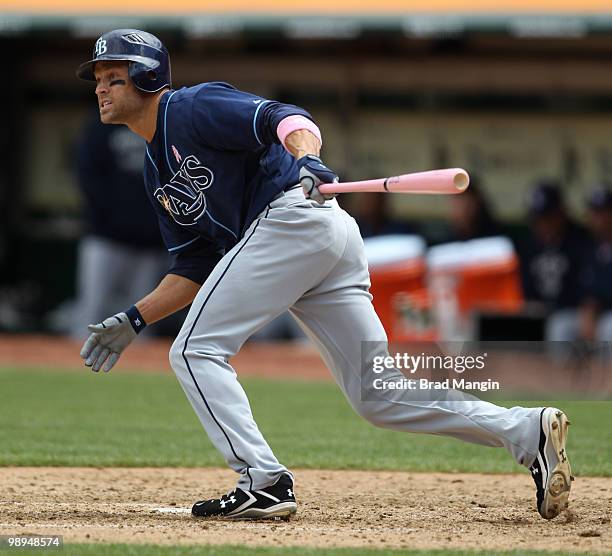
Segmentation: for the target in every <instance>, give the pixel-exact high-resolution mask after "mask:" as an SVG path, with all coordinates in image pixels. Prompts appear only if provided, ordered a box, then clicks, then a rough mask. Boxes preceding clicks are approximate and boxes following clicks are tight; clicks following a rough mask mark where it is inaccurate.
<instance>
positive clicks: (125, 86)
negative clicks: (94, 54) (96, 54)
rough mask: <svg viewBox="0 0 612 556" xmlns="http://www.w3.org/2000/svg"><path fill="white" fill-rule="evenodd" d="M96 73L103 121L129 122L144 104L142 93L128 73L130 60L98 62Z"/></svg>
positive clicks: (105, 122) (112, 122) (97, 93)
mask: <svg viewBox="0 0 612 556" xmlns="http://www.w3.org/2000/svg"><path fill="white" fill-rule="evenodd" d="M94 75H95V76H96V95H97V97H98V108H99V110H100V120H102V123H104V124H125V123H128V122H129V121H130V119H132V118H134V116H135V114H137V112H138V110H139V109H140V107H141V106H142V96H141V93H140V91H138V89H136V87H134V84H133V83H132V81H131V79H130V77H129V75H128V62H98V63H97V64H96V65H95V68H94Z"/></svg>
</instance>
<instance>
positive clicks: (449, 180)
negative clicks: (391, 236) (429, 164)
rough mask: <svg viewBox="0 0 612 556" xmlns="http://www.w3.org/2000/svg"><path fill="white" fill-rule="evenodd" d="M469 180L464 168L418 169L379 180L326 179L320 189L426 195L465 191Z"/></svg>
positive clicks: (334, 191)
mask: <svg viewBox="0 0 612 556" xmlns="http://www.w3.org/2000/svg"><path fill="white" fill-rule="evenodd" d="M469 184H470V176H468V173H467V172H466V171H465V170H463V169H462V168H448V169H445V170H431V171H429V172H415V173H413V174H403V175H401V176H391V177H389V178H380V179H377V180H364V181H349V182H345V183H325V184H322V185H320V186H319V191H321V193H357V192H360V193H361V192H370V193H380V192H385V191H388V192H391V193H421V194H425V195H454V194H456V193H463V192H464V191H465V190H466V189H467V187H468V185H469Z"/></svg>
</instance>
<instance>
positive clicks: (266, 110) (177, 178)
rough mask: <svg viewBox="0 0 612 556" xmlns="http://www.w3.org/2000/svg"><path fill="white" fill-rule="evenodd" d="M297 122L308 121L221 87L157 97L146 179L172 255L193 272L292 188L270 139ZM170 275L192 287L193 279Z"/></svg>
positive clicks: (283, 156) (292, 178)
mask: <svg viewBox="0 0 612 556" xmlns="http://www.w3.org/2000/svg"><path fill="white" fill-rule="evenodd" d="M296 114H297V115H303V116H306V117H308V118H310V115H309V114H308V113H307V112H305V111H304V110H302V109H301V108H298V107H296V106H291V105H287V104H282V103H279V102H276V101H270V100H266V99H263V98H261V97H258V96H256V95H252V94H249V93H245V92H242V91H239V90H237V89H235V88H234V87H232V86H231V85H228V84H226V83H203V84H200V85H197V86H195V87H189V88H186V87H185V88H182V89H179V90H172V91H169V92H167V93H165V94H164V95H163V97H162V99H161V101H160V104H159V109H158V116H157V128H156V131H155V136H154V137H153V139H152V141H151V143H149V144H147V153H146V154H147V156H146V159H145V167H144V176H145V183H146V186H147V192H148V194H149V197H150V200H151V202H152V203H153V205H154V207H155V208H156V211H157V214H158V217H159V224H160V229H161V233H162V236H163V239H164V242H165V244H166V247H167V249H168V251H169V252H170V253H172V254H175V255H177V254H180V253H189V254H190V256H191V255H193V257H192V260H191V263H190V264H191V266H193V264H194V262H193V261H194V260H196V259H195V258H194V257H200V258H201V257H202V256H203V255H204V254H211V256H212V255H215V256H216V257H217V260H218V258H219V257H220V255H221V254H223V253H224V252H226V251H227V250H229V249H230V248H231V247H233V246H234V245H235V244H236V243H237V242H238V240H239V239H240V237H241V236H242V234H243V233H244V231H245V230H246V229H247V228H248V226H249V225H250V224H251V222H252V221H253V220H254V219H255V217H256V216H257V214H259V213H260V212H261V211H262V210H263V209H264V208H265V207H266V205H267V204H268V203H269V202H270V201H271V200H272V199H273V198H274V197H275V196H277V195H278V193H280V192H281V191H283V190H284V189H286V188H287V187H289V186H291V185H293V184H296V183H297V182H298V168H297V165H296V161H295V159H294V158H293V156H292V155H291V154H290V153H288V152H287V151H286V150H285V148H284V147H283V146H282V145H281V144H280V141H279V139H278V137H277V135H276V128H277V126H278V124H279V123H280V121H281V120H283V119H284V118H286V117H287V116H290V115H296ZM175 270H176V269H175ZM176 273H177V274H184V275H186V276H188V277H190V278H192V279H193V276H192V273H191V271H190V272H189V273H187V274H185V273H181V272H178V271H177V272H176ZM205 278H206V276H203V277H200V279H199V280H197V281H199V282H202V281H203V280H204V279H205Z"/></svg>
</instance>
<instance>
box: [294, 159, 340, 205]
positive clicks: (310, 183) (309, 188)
mask: <svg viewBox="0 0 612 556" xmlns="http://www.w3.org/2000/svg"><path fill="white" fill-rule="evenodd" d="M297 164H298V168H299V169H300V183H301V184H302V189H303V190H304V196H305V197H306V198H307V199H313V200H315V201H316V202H317V203H319V204H320V205H322V204H323V203H324V202H325V201H326V200H328V199H333V198H334V197H335V196H336V194H335V193H325V194H323V193H321V192H320V191H319V185H321V184H322V183H332V182H336V181H338V176H337V175H336V172H334V171H333V170H330V169H329V168H328V167H327V166H325V164H323V162H322V161H321V159H320V158H319V157H318V156H315V155H313V154H307V155H306V156H303V157H302V158H300V159H298V161H297Z"/></svg>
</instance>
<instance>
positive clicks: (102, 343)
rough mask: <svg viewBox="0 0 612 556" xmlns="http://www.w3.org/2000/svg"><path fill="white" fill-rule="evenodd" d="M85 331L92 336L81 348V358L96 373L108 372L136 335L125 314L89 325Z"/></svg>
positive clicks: (118, 314)
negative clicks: (100, 371)
mask: <svg viewBox="0 0 612 556" xmlns="http://www.w3.org/2000/svg"><path fill="white" fill-rule="evenodd" d="M87 329H88V330H89V331H90V332H92V334H91V335H90V336H89V338H87V340H86V341H85V343H84V344H83V347H82V348H81V357H82V358H83V359H85V365H87V366H88V367H91V370H92V371H94V372H96V373H97V372H98V371H99V370H100V369H102V370H103V371H104V372H105V373H107V372H108V371H110V370H111V369H112V368H113V367H114V366H115V363H117V361H118V360H119V356H120V355H121V354H122V353H123V350H124V349H125V348H126V347H128V346H129V345H130V344H131V343H132V340H134V338H136V336H137V333H136V331H135V330H134V327H133V326H132V323H131V322H130V319H128V316H127V315H126V314H125V313H117V314H116V315H113V316H112V317H109V318H107V319H106V320H105V321H103V322H101V323H100V324H90V325H89V326H88V327H87Z"/></svg>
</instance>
